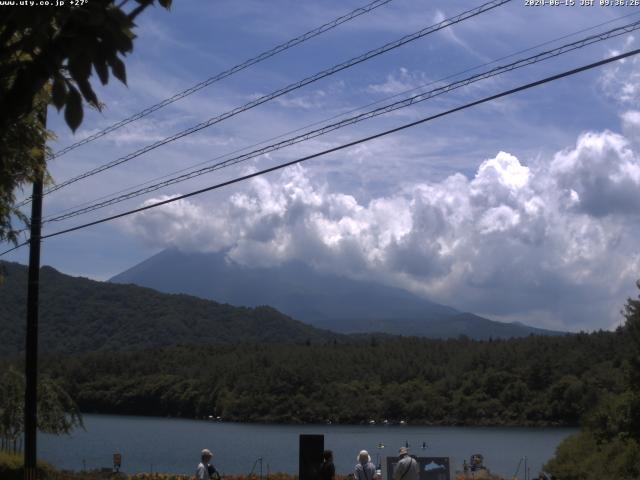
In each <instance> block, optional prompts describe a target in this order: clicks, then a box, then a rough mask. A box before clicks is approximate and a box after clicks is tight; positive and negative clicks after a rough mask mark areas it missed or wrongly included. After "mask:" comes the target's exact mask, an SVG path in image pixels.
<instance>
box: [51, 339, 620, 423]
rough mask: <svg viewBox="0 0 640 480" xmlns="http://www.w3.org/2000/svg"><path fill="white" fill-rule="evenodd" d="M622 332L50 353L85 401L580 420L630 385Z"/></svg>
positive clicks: (267, 417) (201, 409)
mask: <svg viewBox="0 0 640 480" xmlns="http://www.w3.org/2000/svg"><path fill="white" fill-rule="evenodd" d="M626 349H627V342H626V341H625V337H624V336H622V335H621V334H619V333H611V332H601V333H594V334H579V335H570V336H565V337H534V336H532V337H528V338H522V339H513V340H496V341H483V342H478V341H471V340H464V339H460V340H427V339H417V338H399V339H387V340H376V339H371V340H370V341H369V342H368V343H367V344H360V345H339V344H333V343H332V342H330V343H328V344H326V345H323V346H317V345H310V346H305V345H288V346H278V345H262V346H256V345H244V346H243V345H239V346H220V347H210V346H203V345H195V346H183V347H170V348H163V349H153V350H145V351H135V352H120V353H111V352H110V353H107V352H96V353H90V354H83V355H76V356H62V355H48V356H46V357H45V358H44V359H43V361H42V365H43V367H44V370H45V372H46V373H48V374H49V375H51V376H53V377H54V378H57V379H59V380H60V381H61V383H62V385H63V386H64V387H65V388H66V389H67V391H68V392H69V393H70V394H71V395H72V397H73V398H74V399H75V400H76V401H77V402H78V405H79V406H80V409H81V410H82V411H84V412H103V413H121V414H143V415H162V416H166V415H169V416H184V417H196V418H201V417H206V416H209V415H215V416H218V415H219V416H221V417H222V418H223V419H225V420H238V421H264V422H269V421H277V422H326V421H329V420H330V421H332V422H348V423H359V422H367V421H369V420H370V419H374V420H376V421H383V420H384V419H387V420H389V421H399V420H406V421H408V422H409V423H428V424H449V425H456V424H466V425H567V424H568V425H576V424H577V422H578V420H579V418H580V417H581V415H582V414H583V413H584V412H586V411H587V410H588V409H589V408H590V407H591V406H592V405H594V404H595V403H596V402H597V401H598V399H600V398H602V397H603V396H604V395H606V394H607V392H621V391H622V389H623V383H624V382H623V375H622V372H621V369H620V366H621V362H622V361H623V360H622V359H623V357H624V355H625V351H626Z"/></svg>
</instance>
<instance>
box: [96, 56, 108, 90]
mask: <svg viewBox="0 0 640 480" xmlns="http://www.w3.org/2000/svg"><path fill="white" fill-rule="evenodd" d="M93 68H95V70H96V73H97V74H98V77H99V78H100V83H102V85H106V84H107V82H108V81H109V68H108V67H107V62H106V61H105V60H104V59H103V58H101V59H95V60H94V61H93Z"/></svg>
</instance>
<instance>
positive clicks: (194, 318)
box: [0, 262, 346, 355]
mask: <svg viewBox="0 0 640 480" xmlns="http://www.w3.org/2000/svg"><path fill="white" fill-rule="evenodd" d="M0 269H2V275H3V276H4V278H3V282H2V284H0V332H2V342H0V355H10V354H15V353H17V352H19V351H21V350H22V349H23V348H24V337H25V333H24V332H25V318H26V311H25V309H26V293H27V287H26V285H27V269H26V267H25V266H24V265H19V264H17V263H9V262H0ZM39 330H40V344H39V347H40V349H41V351H45V352H46V351H57V352H65V353H79V352H90V351H95V350H105V351H118V350H130V349H134V348H152V347H160V346H167V345H176V344H184V345H190V344H192V345H202V346H205V345H216V344H219V345H221V344H232V343H237V342H239V341H240V342H247V343H252V342H253V343H260V342H273V343H306V342H312V343H318V342H321V343H324V342H326V341H333V340H336V341H338V342H343V341H346V337H344V336H342V335H339V334H336V333H333V332H329V331H327V330H320V329H317V328H314V327H311V326H309V325H306V324H304V323H302V322H298V321H296V320H293V319H292V318H289V317H287V316H286V315H283V314H282V313H280V312H278V311H277V310H275V309H273V308H271V307H258V308H242V307H234V306H232V305H228V304H220V303H216V302H212V301H210V300H202V299H200V298H196V297H192V296H189V295H170V294H165V293H159V292H156V291H154V290H151V289H148V288H142V287H137V286H135V285H118V284H111V283H105V282H96V281H93V280H88V279H86V278H75V277H70V276H68V275H64V274H62V273H60V272H58V271H56V270H54V269H53V268H51V267H43V268H42V269H41V273H40V325H39Z"/></svg>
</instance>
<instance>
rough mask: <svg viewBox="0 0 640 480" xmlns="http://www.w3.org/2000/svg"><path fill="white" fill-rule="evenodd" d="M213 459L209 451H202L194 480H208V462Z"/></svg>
mask: <svg viewBox="0 0 640 480" xmlns="http://www.w3.org/2000/svg"><path fill="white" fill-rule="evenodd" d="M212 458H213V454H212V453H211V451H210V450H208V449H206V448H205V449H204V450H202V453H201V456H200V459H201V460H202V461H201V462H200V463H199V464H198V468H197V469H196V480H209V462H210V461H211V459H212Z"/></svg>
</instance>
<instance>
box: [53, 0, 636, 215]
mask: <svg viewBox="0 0 640 480" xmlns="http://www.w3.org/2000/svg"><path fill="white" fill-rule="evenodd" d="M637 15H640V12H633V13H629V14H626V15H622V16H620V17H616V18H614V19H611V20H607V21H605V22H602V23H598V24H596V25H593V26H591V27H587V28H583V29H580V30H577V31H575V32H572V33H569V34H566V35H563V36H560V37H556V38H554V39H552V40H548V41H545V42H543V43H539V44H537V45H534V46H531V47H528V48H525V49H523V50H519V51H517V52H513V53H510V54H508V55H504V56H502V57H499V58H496V59H494V60H491V61H489V62H485V63H482V64H479V65H475V66H473V67H470V68H467V69H465V70H462V71H460V72H457V73H453V74H450V75H447V76H445V77H442V78H439V79H437V80H432V81H430V82H427V83H425V84H422V85H419V86H417V87H414V88H410V89H408V90H405V91H403V92H399V93H396V94H394V95H390V96H388V97H384V98H381V99H380V100H376V101H374V102H370V103H368V104H366V105H362V106H360V107H357V108H353V109H349V110H347V111H344V112H341V113H339V114H337V115H332V116H331V117H328V118H325V119H323V120H319V121H315V122H312V123H310V124H307V125H305V126H303V127H299V128H296V129H294V130H290V131H288V132H285V133H282V134H279V135H276V136H274V137H271V138H268V139H265V140H262V141H260V142H257V143H254V144H251V145H248V146H245V147H242V148H239V149H236V150H233V151H231V152H228V153H226V154H223V155H219V156H217V157H215V158H213V159H210V160H205V161H204V162H198V163H196V164H193V165H190V166H189V167H185V168H181V169H179V170H175V171H173V172H171V173H168V174H165V175H161V176H159V177H155V178H152V179H150V180H147V181H145V182H142V183H138V184H136V185H132V186H130V187H127V188H124V189H121V190H118V191H116V192H113V193H110V194H107V195H103V196H101V197H98V198H95V199H93V200H89V201H86V202H82V203H80V204H78V205H76V206H74V207H69V208H65V209H63V210H60V211H58V212H57V213H54V214H50V215H48V216H47V218H45V221H53V220H54V218H53V217H58V216H61V215H63V214H64V213H66V212H71V211H73V210H78V209H80V208H82V207H85V206H88V205H92V204H94V203H95V202H99V201H100V200H105V199H109V198H111V197H114V195H119V194H124V193H125V192H129V191H131V190H132V189H134V188H140V187H143V186H145V185H149V184H151V183H153V182H156V181H158V180H162V179H165V178H170V177H172V176H174V175H177V174H180V173H183V172H187V171H189V170H191V169H193V168H196V167H199V166H202V165H206V164H209V163H211V162H214V161H216V160H220V159H222V158H225V157H230V156H231V155H235V154H237V153H240V152H243V151H246V150H249V149H251V148H255V147H258V146H260V145H264V144H266V143H267V142H271V141H273V140H277V139H280V138H284V137H286V136H287V135H291V134H293V133H297V132H300V131H303V130H305V129H307V128H311V127H315V126H317V125H321V124H322V123H325V122H328V121H331V120H335V119H337V118H340V117H343V116H345V115H349V114H351V113H355V112H358V111H361V110H363V109H365V108H368V107H372V106H374V105H378V104H380V103H383V102H385V101H388V100H391V99H394V98H398V97H401V96H403V95H406V94H407V93H410V92H414V91H417V90H421V89H423V88H426V87H428V86H430V85H435V84H438V83H440V82H443V81H445V80H449V79H451V78H456V77H459V76H460V75H463V74H465V73H469V72H473V71H475V70H478V69H480V68H482V67H486V66H489V65H492V64H494V63H497V62H499V61H501V60H505V59H508V58H512V57H515V56H517V55H520V54H523V53H527V52H530V51H532V50H535V49H537V48H540V47H544V46H546V45H550V44H552V43H556V42H558V41H560V40H564V39H566V38H569V37H573V36H576V35H578V34H580V33H584V32H587V31H590V30H595V29H596V28H599V27H602V26H604V25H609V24H611V23H615V22H618V21H619V20H623V19H625V18H629V17H632V16H637ZM131 193H134V192H131ZM114 198H115V197H114Z"/></svg>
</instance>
